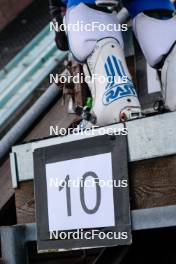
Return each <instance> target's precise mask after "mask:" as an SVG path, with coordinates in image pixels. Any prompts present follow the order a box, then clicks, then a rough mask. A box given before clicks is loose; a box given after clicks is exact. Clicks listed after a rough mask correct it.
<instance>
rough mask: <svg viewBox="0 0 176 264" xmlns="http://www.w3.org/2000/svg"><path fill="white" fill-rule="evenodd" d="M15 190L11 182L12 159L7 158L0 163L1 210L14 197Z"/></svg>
mask: <svg viewBox="0 0 176 264" xmlns="http://www.w3.org/2000/svg"><path fill="white" fill-rule="evenodd" d="M13 194H14V190H13V189H12V183H11V172H10V160H9V158H7V159H6V160H5V161H4V162H3V163H2V164H1V165H0V210H1V209H2V208H3V206H5V204H6V202H7V201H8V200H9V199H10V198H11V197H12V195H13Z"/></svg>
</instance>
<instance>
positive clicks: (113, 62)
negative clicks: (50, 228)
mask: <svg viewBox="0 0 176 264" xmlns="http://www.w3.org/2000/svg"><path fill="white" fill-rule="evenodd" d="M104 68H105V71H106V75H107V79H111V80H112V81H110V82H109V83H108V84H107V86H106V88H105V90H106V91H105V93H104V96H103V104H104V105H108V104H111V103H112V102H114V101H115V100H118V99H120V98H122V97H127V96H137V94H136V91H135V88H134V85H133V83H132V82H131V80H130V79H127V82H126V83H120V84H117V83H115V79H116V77H120V78H121V79H123V78H124V77H126V74H125V71H124V68H123V65H122V62H121V61H120V60H119V59H117V58H116V57H115V56H114V55H112V56H108V58H107V61H106V63H105V65H104Z"/></svg>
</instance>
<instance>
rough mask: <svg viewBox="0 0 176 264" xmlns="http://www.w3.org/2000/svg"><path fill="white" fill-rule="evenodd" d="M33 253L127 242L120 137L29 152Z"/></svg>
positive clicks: (124, 152) (126, 192)
mask: <svg viewBox="0 0 176 264" xmlns="http://www.w3.org/2000/svg"><path fill="white" fill-rule="evenodd" d="M34 175H35V177H34V178H35V197H36V217H37V233H38V250H39V251H40V252H45V251H50V250H53V251H55V250H56V251H62V250H71V249H80V248H92V247H103V246H116V245H126V244H130V243H131V222H130V207H129V190H128V174H127V146H126V137H125V136H108V135H104V136H98V137H94V138H87V139H82V140H78V141H73V142H69V143H64V144H60V145H56V146H50V147H45V148H41V149H36V150H35V151H34Z"/></svg>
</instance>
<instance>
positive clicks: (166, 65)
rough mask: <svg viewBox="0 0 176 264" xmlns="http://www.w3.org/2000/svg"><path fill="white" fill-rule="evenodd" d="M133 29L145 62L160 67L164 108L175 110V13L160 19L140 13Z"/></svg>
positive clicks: (135, 19) (134, 20)
mask: <svg viewBox="0 0 176 264" xmlns="http://www.w3.org/2000/svg"><path fill="white" fill-rule="evenodd" d="M144 29H145V30H144ZM133 30H134V33H135V35H136V38H137V40H138V42H139V44H140V46H141V49H142V50H143V53H144V55H145V58H146V60H147V62H148V63H149V64H150V65H151V66H152V67H154V68H158V69H161V82H162V95H163V101H164V102H163V103H164V108H165V109H166V110H169V111H176V15H175V16H173V17H172V18H169V19H166V20H161V19H156V18H153V17H149V16H147V15H145V14H143V13H140V14H139V15H137V16H136V17H135V18H134V19H133Z"/></svg>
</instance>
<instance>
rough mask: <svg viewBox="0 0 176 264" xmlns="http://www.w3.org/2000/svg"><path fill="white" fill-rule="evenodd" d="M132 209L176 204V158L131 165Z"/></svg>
mask: <svg viewBox="0 0 176 264" xmlns="http://www.w3.org/2000/svg"><path fill="white" fill-rule="evenodd" d="M129 173H130V182H131V199H132V200H131V205H132V209H142V208H152V207H158V206H166V205H173V204H176V156H168V157H163V158H160V159H151V160H145V161H139V162H134V163H131V164H130V166H129Z"/></svg>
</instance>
